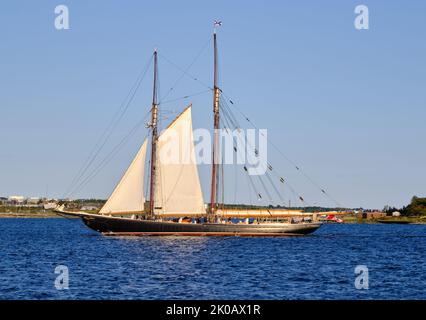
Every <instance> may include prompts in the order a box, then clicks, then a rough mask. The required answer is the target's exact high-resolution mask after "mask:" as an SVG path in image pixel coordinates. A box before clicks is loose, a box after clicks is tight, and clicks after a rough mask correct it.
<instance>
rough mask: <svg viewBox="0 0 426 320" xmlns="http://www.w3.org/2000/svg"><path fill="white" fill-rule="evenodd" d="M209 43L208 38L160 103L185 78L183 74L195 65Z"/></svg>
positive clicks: (161, 99)
mask: <svg viewBox="0 0 426 320" xmlns="http://www.w3.org/2000/svg"><path fill="white" fill-rule="evenodd" d="M210 42H211V39H210V37H209V40H208V41H207V42H206V43H205V44H204V45H203V46H202V47H201V50H200V51H199V52H198V54H197V55H196V56H195V58H194V59H193V60H192V62H191V63H190V64H189V65H188V67H186V69H185V70H184V72H182V74H181V75H180V77H179V78H178V79H177V80H176V81H175V83H174V84H173V86H171V87H170V89H169V90H168V91H167V92H166V94H165V95H164V96H163V97H161V98H160V103H161V101H163V99H165V98H167V97H168V96H169V94H170V93H171V92H172V91H173V90H174V89H175V88H176V86H177V85H178V83H179V82H180V81H181V80H182V79H183V77H184V76H185V73H187V72H188V71H189V69H191V68H192V66H193V65H194V64H195V62H196V61H197V60H198V58H199V57H200V56H201V54H202V53H203V52H204V50H205V49H206V47H207V45H208V44H209V43H210Z"/></svg>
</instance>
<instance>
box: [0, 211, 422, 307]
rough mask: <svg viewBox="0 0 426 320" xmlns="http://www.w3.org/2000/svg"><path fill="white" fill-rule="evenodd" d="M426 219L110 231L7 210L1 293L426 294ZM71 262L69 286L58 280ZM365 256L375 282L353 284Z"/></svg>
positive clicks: (0, 241)
mask: <svg viewBox="0 0 426 320" xmlns="http://www.w3.org/2000/svg"><path fill="white" fill-rule="evenodd" d="M425 249H426V225H380V224H377V225H366V224H364V225H361V224H360V225H352V224H346V225H333V224H328V225H324V226H323V227H321V229H320V230H318V231H317V232H316V233H315V234H314V235H311V236H305V237H297V238H235V237H229V238H228V237H226V238H225V237H224V238H221V237H198V238H197V237H194V238H190V237H151V238H150V237H147V238H108V237H103V236H100V235H98V234H96V233H94V232H92V231H91V230H89V229H87V228H86V227H85V226H84V225H83V224H82V223H81V222H80V221H79V220H67V219H0V298H1V299H426V250H425ZM58 265H65V266H67V267H68V269H69V289H68V290H57V289H56V288H55V286H54V281H55V278H56V277H57V276H58V275H57V274H55V273H54V270H55V267H56V266H58ZM357 265H366V266H367V267H368V270H369V271H368V275H369V289H368V290H358V289H356V288H355V285H354V281H355V277H356V275H355V273H354V269H355V267H356V266H357Z"/></svg>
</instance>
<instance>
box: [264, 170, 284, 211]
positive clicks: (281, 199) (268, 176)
mask: <svg viewBox="0 0 426 320" xmlns="http://www.w3.org/2000/svg"><path fill="white" fill-rule="evenodd" d="M267 170H269V169H267ZM266 178H267V179H268V181H269V183H270V184H271V186H272V188H273V189H274V191H275V193H276V194H277V195H278V198H279V199H280V201H281V202H282V203H285V202H284V198H283V197H282V195H281V193H280V192H279V190H278V188H277V186H276V185H275V184H274V182H273V181H272V178H271V176H270V175H269V172H266Z"/></svg>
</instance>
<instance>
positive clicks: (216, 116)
mask: <svg viewBox="0 0 426 320" xmlns="http://www.w3.org/2000/svg"><path fill="white" fill-rule="evenodd" d="M213 43H214V86H213V115H214V138H213V155H212V185H211V203H210V210H211V212H210V213H211V214H214V213H215V210H216V207H215V205H216V203H215V201H216V199H215V198H216V192H217V163H216V160H217V159H216V158H217V154H218V151H219V150H218V148H219V95H220V90H219V88H218V86H217V81H218V79H217V40H216V30H214V34H213Z"/></svg>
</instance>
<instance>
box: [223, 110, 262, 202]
mask: <svg viewBox="0 0 426 320" xmlns="http://www.w3.org/2000/svg"><path fill="white" fill-rule="evenodd" d="M222 119H225V121H227V120H228V119H227V118H226V116H224V117H222ZM238 138H240V139H241V137H240V136H238ZM234 152H236V153H240V152H241V150H240V149H239V148H237V147H235V146H234ZM243 168H244V171H245V172H246V173H247V174H246V176H247V177H248V178H249V181H250V184H251V186H252V187H253V190H254V191H255V193H256V196H257V198H258V199H259V200H261V199H262V194H261V193H260V192H258V190H257V188H256V186H255V184H254V182H253V180H252V176H251V175H250V174H249V173H248V169H247V167H246V166H244V167H243ZM260 182H261V183H262V185H263V186H264V184H263V181H261V180H260ZM264 190H265V192H266V193H267V195H268V196H269V198H270V195H269V192H268V191H267V190H266V188H265V186H264Z"/></svg>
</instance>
